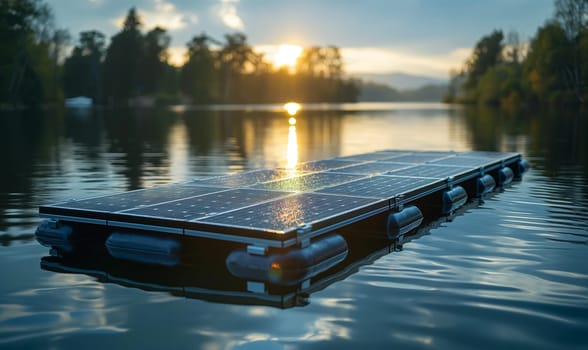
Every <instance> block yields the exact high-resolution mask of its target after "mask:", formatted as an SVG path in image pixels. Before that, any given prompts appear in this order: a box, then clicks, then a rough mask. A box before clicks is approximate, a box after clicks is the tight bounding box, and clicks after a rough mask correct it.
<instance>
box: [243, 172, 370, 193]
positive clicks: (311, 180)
mask: <svg viewBox="0 0 588 350" xmlns="http://www.w3.org/2000/svg"><path fill="white" fill-rule="evenodd" d="M361 177H362V176H361V175H352V174H337V173H314V174H308V175H302V176H297V177H292V178H288V179H284V180H278V181H273V182H267V183H264V184H258V185H256V186H254V187H255V188H263V189H267V190H276V191H295V192H311V191H314V190H317V189H320V188H323V187H327V186H332V185H336V184H340V183H343V182H347V181H352V180H355V179H358V178H361Z"/></svg>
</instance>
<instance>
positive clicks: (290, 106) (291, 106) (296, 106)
mask: <svg viewBox="0 0 588 350" xmlns="http://www.w3.org/2000/svg"><path fill="white" fill-rule="evenodd" d="M301 107H302V106H300V103H296V102H288V103H286V104H284V109H285V110H286V112H288V114H289V115H296V113H298V111H299V110H300V108H301Z"/></svg>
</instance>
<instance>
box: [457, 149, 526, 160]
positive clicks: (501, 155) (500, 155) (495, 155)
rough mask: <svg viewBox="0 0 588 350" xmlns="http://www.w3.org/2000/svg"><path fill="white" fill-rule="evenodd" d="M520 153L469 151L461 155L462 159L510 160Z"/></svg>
mask: <svg viewBox="0 0 588 350" xmlns="http://www.w3.org/2000/svg"><path fill="white" fill-rule="evenodd" d="M517 155H518V153H514V152H489V151H469V152H463V153H460V154H459V156H460V157H480V158H491V159H508V158H511V157H515V156H517Z"/></svg>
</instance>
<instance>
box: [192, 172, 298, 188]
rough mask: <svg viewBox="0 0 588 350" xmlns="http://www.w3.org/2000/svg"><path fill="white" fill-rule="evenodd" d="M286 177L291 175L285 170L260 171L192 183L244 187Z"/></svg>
mask: <svg viewBox="0 0 588 350" xmlns="http://www.w3.org/2000/svg"><path fill="white" fill-rule="evenodd" d="M288 176H291V173H289V172H288V171H286V170H279V169H261V170H254V171H246V172H242V173H237V174H232V175H226V176H220V177H214V178H209V179H205V180H195V181H193V182H192V183H193V184H196V185H208V186H226V187H246V186H251V185H255V184H257V183H262V182H267V181H273V180H278V179H283V178H286V177H288Z"/></svg>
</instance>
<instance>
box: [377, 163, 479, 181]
mask: <svg viewBox="0 0 588 350" xmlns="http://www.w3.org/2000/svg"><path fill="white" fill-rule="evenodd" d="M471 170H472V169H471V168H466V167H458V166H443V165H432V164H421V165H415V166H411V167H409V168H404V169H399V170H394V171H391V172H388V173H386V175H395V176H411V177H430V178H436V179H445V178H447V177H450V176H458V175H461V174H464V173H466V172H468V171H471Z"/></svg>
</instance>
